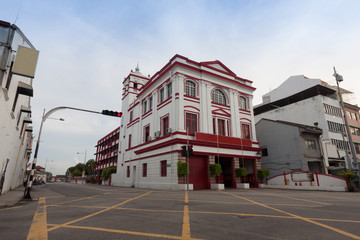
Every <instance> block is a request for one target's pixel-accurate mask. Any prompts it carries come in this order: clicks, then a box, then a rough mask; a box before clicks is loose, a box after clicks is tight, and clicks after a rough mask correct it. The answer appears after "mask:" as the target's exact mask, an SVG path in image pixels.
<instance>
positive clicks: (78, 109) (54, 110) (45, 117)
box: [43, 106, 101, 121]
mask: <svg viewBox="0 0 360 240" xmlns="http://www.w3.org/2000/svg"><path fill="white" fill-rule="evenodd" d="M62 109H71V110H76V111H83V112H90V113H97V114H101V112H97V111H92V110H87V109H82V108H74V107H66V106H60V107H56V108H53V109H51V110H49V111H48V112H47V113H45V115H44V117H43V121H45V120H46V119H47V118H48V117H49V116H50V115H51V114H53V113H54V112H57V111H59V110H62Z"/></svg>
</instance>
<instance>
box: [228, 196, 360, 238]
mask: <svg viewBox="0 0 360 240" xmlns="http://www.w3.org/2000/svg"><path fill="white" fill-rule="evenodd" d="M224 193H225V194H228V195H231V196H234V197H237V198H240V199H244V200H247V201H249V202H252V203H254V204H257V205H260V206H262V207H265V208H268V209H272V210H274V211H277V212H280V213H284V214H287V215H289V216H292V217H294V218H297V219H300V220H303V221H305V222H309V223H312V224H315V225H318V226H320V227H324V228H327V229H329V230H331V231H334V232H337V233H340V234H342V235H345V236H347V237H350V238H353V239H360V237H359V236H357V235H354V234H351V233H348V232H345V231H343V230H340V229H337V228H334V227H331V226H328V225H325V224H322V223H319V222H315V221H313V220H310V219H309V218H304V217H301V216H298V215H295V214H292V213H288V212H285V211H282V210H280V209H277V208H273V207H270V206H267V205H265V204H262V203H258V202H255V201H253V200H250V199H247V198H244V197H240V196H237V195H235V194H232V193H228V192H224Z"/></svg>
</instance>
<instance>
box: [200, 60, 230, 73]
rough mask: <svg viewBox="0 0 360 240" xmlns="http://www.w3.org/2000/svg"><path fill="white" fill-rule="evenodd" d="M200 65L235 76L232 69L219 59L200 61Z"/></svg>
mask: <svg viewBox="0 0 360 240" xmlns="http://www.w3.org/2000/svg"><path fill="white" fill-rule="evenodd" d="M200 65H202V66H205V67H208V68H211V69H213V70H218V71H219V72H222V73H226V74H229V75H231V76H236V75H235V73H233V71H231V70H230V69H229V68H228V67H226V66H225V65H224V64H222V63H221V62H220V61H219V60H216V61H211V62H201V63H200Z"/></svg>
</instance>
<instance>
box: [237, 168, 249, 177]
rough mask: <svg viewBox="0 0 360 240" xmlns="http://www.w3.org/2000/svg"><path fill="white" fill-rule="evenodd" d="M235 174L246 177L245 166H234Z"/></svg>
mask: <svg viewBox="0 0 360 240" xmlns="http://www.w3.org/2000/svg"><path fill="white" fill-rule="evenodd" d="M235 176H237V177H246V176H247V172H246V168H236V169H235Z"/></svg>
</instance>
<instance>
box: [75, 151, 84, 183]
mask: <svg viewBox="0 0 360 240" xmlns="http://www.w3.org/2000/svg"><path fill="white" fill-rule="evenodd" d="M76 154H85V157H84V170H83V172H82V179H81V184H84V177H85V166H86V149H85V152H83V153H80V152H77V153H76Z"/></svg>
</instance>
